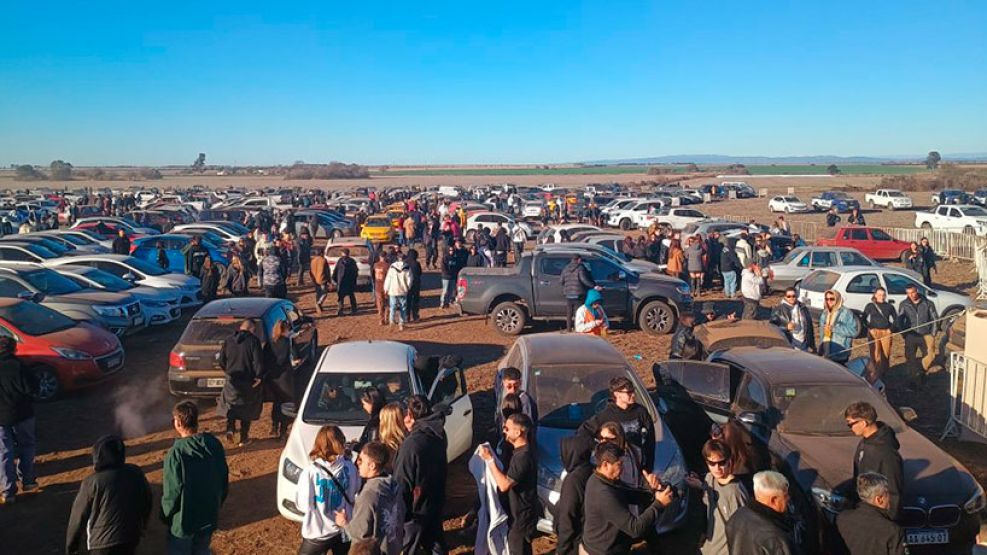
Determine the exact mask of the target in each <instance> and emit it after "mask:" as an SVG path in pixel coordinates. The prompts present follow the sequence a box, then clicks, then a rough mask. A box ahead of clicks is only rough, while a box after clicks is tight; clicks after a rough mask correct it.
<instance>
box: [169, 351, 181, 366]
mask: <svg viewBox="0 0 987 555" xmlns="http://www.w3.org/2000/svg"><path fill="white" fill-rule="evenodd" d="M168 366H171V367H172V368H175V369H178V370H185V355H184V354H182V353H176V352H175V351H172V352H171V353H169V354H168Z"/></svg>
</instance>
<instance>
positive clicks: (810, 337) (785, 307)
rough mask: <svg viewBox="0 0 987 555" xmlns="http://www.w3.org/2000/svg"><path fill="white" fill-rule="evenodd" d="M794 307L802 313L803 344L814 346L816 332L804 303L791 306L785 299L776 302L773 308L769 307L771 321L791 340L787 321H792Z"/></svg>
mask: <svg viewBox="0 0 987 555" xmlns="http://www.w3.org/2000/svg"><path fill="white" fill-rule="evenodd" d="M794 308H797V309H798V311H799V313H801V315H802V327H803V328H805V344H806V345H808V346H810V347H815V345H816V334H815V329H814V328H813V326H812V316H810V315H809V309H808V308H806V307H805V305H804V304H802V303H798V304H797V305H796V307H792V306H789V304H788V303H786V302H785V301H782V302H780V303H778V304H777V305H775V307H774V308H773V309H771V319H770V321H771V323H772V324H774V325H776V326H778V327H779V328H781V331H782V332H783V333H784V334H785V337H787V338H788V340H789V341H791V340H792V334H791V333H790V332H789V331H788V323H789V322H791V321H792V313H793V309H794Z"/></svg>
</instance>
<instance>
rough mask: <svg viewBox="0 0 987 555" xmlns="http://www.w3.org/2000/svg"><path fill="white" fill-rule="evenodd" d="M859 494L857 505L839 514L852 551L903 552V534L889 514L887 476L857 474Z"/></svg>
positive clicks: (872, 554)
mask: <svg viewBox="0 0 987 555" xmlns="http://www.w3.org/2000/svg"><path fill="white" fill-rule="evenodd" d="M857 496H858V497H860V504H859V505H857V508H855V509H850V510H846V511H843V512H842V513H840V514H839V515H838V516H837V517H836V527H837V528H838V529H839V531H840V536H843V541H844V542H845V543H846V546H847V549H848V550H849V551H850V555H904V554H905V538H904V534H903V533H902V531H901V528H900V527H899V526H898V525H897V524H895V522H894V521H893V520H891V516H890V515H889V514H888V508H889V507H890V506H891V493H890V491H889V489H888V479H887V478H885V477H884V476H881V475H880V474H878V473H876V472H865V473H863V474H861V475H860V476H857Z"/></svg>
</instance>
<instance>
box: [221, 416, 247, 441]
mask: <svg viewBox="0 0 987 555" xmlns="http://www.w3.org/2000/svg"><path fill="white" fill-rule="evenodd" d="M237 422H239V423H240V443H246V441H247V440H248V439H250V421H249V420H238V419H235V418H227V419H226V433H228V434H232V433H234V432H236V423H237Z"/></svg>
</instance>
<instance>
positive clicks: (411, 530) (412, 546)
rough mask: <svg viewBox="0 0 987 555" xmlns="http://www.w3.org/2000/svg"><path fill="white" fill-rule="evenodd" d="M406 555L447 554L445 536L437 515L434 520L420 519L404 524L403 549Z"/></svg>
mask: <svg viewBox="0 0 987 555" xmlns="http://www.w3.org/2000/svg"><path fill="white" fill-rule="evenodd" d="M402 552H403V553H405V554H406V555H418V554H419V553H433V554H436V555H445V554H446V553H448V552H449V548H448V547H446V541H445V536H444V535H443V534H442V519H441V518H439V516H438V515H436V516H435V518H431V519H429V518H422V519H421V520H415V519H414V518H413V519H412V520H409V521H408V522H405V523H404V549H403V550H402Z"/></svg>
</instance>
